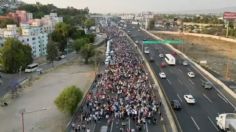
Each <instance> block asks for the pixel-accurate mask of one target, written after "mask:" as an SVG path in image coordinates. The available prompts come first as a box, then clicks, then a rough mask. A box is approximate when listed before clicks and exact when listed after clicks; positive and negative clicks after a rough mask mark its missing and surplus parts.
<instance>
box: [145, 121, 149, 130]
mask: <svg viewBox="0 0 236 132" xmlns="http://www.w3.org/2000/svg"><path fill="white" fill-rule="evenodd" d="M145 126H146V132H148V125H147V122H146V123H145Z"/></svg>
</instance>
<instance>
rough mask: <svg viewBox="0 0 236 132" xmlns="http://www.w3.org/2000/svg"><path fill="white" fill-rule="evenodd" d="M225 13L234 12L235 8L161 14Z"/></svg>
mask: <svg viewBox="0 0 236 132" xmlns="http://www.w3.org/2000/svg"><path fill="white" fill-rule="evenodd" d="M226 11H229V12H236V6H234V7H224V8H218V9H205V10H186V11H170V12H163V13H168V14H223V13H224V12H226Z"/></svg>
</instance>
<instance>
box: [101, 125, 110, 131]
mask: <svg viewBox="0 0 236 132" xmlns="http://www.w3.org/2000/svg"><path fill="white" fill-rule="evenodd" d="M107 131H108V126H102V127H101V129H100V132H107Z"/></svg>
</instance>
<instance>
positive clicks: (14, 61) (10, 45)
mask: <svg viewBox="0 0 236 132" xmlns="http://www.w3.org/2000/svg"><path fill="white" fill-rule="evenodd" d="M1 61H2V66H3V69H4V71H6V72H8V73H16V72H18V71H19V69H20V67H22V68H23V69H24V68H26V66H27V65H28V64H30V63H32V61H33V58H32V52H31V47H30V46H28V45H23V44H22V43H21V42H20V41H18V40H17V39H14V38H8V39H7V40H6V41H5V43H4V46H3V48H2V49H1Z"/></svg>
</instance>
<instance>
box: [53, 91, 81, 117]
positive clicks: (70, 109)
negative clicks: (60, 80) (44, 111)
mask: <svg viewBox="0 0 236 132" xmlns="http://www.w3.org/2000/svg"><path fill="white" fill-rule="evenodd" d="M82 98H83V92H82V91H81V90H80V88H76V87H75V86H70V87H67V88H66V89H64V90H63V91H62V92H61V93H60V95H59V96H58V97H57V98H56V100H55V101H54V103H55V104H56V106H57V108H58V109H59V110H60V111H62V112H64V113H69V114H71V115H72V114H73V113H74V112H75V110H76V107H77V105H78V103H79V102H80V101H81V99H82Z"/></svg>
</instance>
